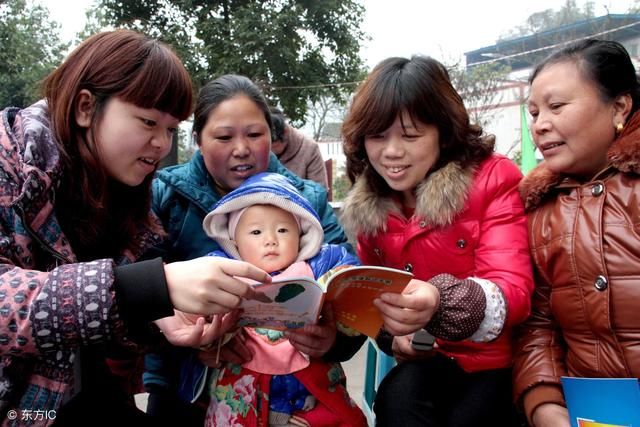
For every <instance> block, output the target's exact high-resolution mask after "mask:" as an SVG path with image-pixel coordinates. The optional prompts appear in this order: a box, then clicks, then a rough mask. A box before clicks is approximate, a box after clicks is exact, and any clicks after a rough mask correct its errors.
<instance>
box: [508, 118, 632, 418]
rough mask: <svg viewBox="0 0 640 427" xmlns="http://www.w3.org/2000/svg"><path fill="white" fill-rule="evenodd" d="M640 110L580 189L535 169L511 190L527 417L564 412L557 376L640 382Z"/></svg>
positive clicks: (518, 375)
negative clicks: (528, 283)
mask: <svg viewBox="0 0 640 427" xmlns="http://www.w3.org/2000/svg"><path fill="white" fill-rule="evenodd" d="M639 127H640V113H636V114H635V115H634V116H633V118H632V120H631V121H630V122H629V123H628V124H627V126H626V128H625V130H624V131H623V133H622V134H621V135H620V137H619V139H618V140H616V141H615V142H614V144H613V145H612V146H611V148H610V149H609V152H608V154H607V155H608V159H609V166H608V167H607V168H606V169H604V170H603V171H601V172H600V173H598V174H597V175H596V176H595V177H594V178H593V179H592V180H591V181H589V182H586V183H580V182H577V181H575V180H572V179H570V178H568V177H564V176H558V175H555V174H553V173H552V172H551V171H549V170H548V169H547V168H546V167H545V165H544V163H542V164H541V165H540V166H538V167H537V168H536V169H534V170H533V171H532V172H531V173H530V174H529V175H528V176H527V177H526V178H525V179H523V181H522V183H521V184H520V192H521V195H522V197H523V200H524V202H525V208H526V209H527V212H528V214H529V216H528V222H529V245H530V247H531V254H532V257H533V262H534V268H535V274H536V290H535V292H534V296H533V306H532V314H531V316H530V318H529V319H528V320H527V321H526V322H525V323H524V325H523V327H522V328H521V330H520V331H519V338H518V340H517V344H516V347H515V348H516V355H515V366H514V393H515V397H516V399H517V400H518V401H520V400H521V399H522V401H523V403H524V407H525V411H526V414H527V417H528V418H529V420H531V414H532V412H533V410H534V409H535V408H536V407H538V406H539V405H540V404H542V403H549V402H554V403H559V404H561V405H565V403H564V399H563V396H562V389H561V386H560V377H561V376H563V375H569V376H578V377H636V378H639V377H640V312H639V311H640V129H639Z"/></svg>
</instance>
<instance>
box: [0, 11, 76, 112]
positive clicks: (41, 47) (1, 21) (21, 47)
mask: <svg viewBox="0 0 640 427" xmlns="http://www.w3.org/2000/svg"><path fill="white" fill-rule="evenodd" d="M59 30H60V29H59V26H58V24H57V23H56V22H54V21H52V20H51V19H50V17H49V11H48V10H47V9H46V8H44V7H43V6H41V5H39V4H37V3H33V2H31V1H26V0H12V1H9V2H0V46H2V48H1V49H0V108H3V107H6V106H10V105H12V106H16V107H26V106H27V105H30V104H31V103H33V102H34V101H36V100H37V99H38V98H39V97H40V82H41V81H42V79H43V78H44V77H45V76H46V75H47V74H48V73H49V72H50V71H52V70H53V69H54V68H55V67H56V66H57V65H58V64H59V63H60V61H61V60H62V58H63V55H64V52H65V51H66V50H67V49H68V47H69V45H68V44H67V43H63V42H61V41H60V37H59Z"/></svg>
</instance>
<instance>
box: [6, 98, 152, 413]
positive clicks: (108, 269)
mask: <svg viewBox="0 0 640 427" xmlns="http://www.w3.org/2000/svg"><path fill="white" fill-rule="evenodd" d="M0 117H1V120H2V126H0V368H1V377H2V379H0V419H2V422H3V425H48V424H50V423H52V422H53V420H52V419H51V417H50V415H51V414H52V412H51V411H52V410H54V411H55V410H56V409H58V408H59V406H60V405H61V403H62V401H63V396H65V393H66V394H67V395H69V394H71V393H70V390H69V388H70V387H69V386H70V384H73V381H74V376H73V371H74V360H75V356H76V354H77V353H78V351H79V349H80V348H83V347H88V346H94V345H97V344H104V343H105V342H110V341H111V342H112V343H114V344H115V346H116V347H119V346H121V345H122V346H124V345H125V342H126V338H125V330H124V325H123V323H122V321H121V320H120V319H119V315H118V309H117V306H116V300H115V293H114V288H113V283H114V267H115V265H118V264H125V263H131V262H133V261H134V260H136V259H137V258H138V257H139V255H140V254H142V253H143V252H144V251H145V250H146V249H147V248H148V247H149V246H150V245H152V244H157V243H158V240H159V236H158V235H157V234H154V233H152V232H151V231H150V230H140V234H139V236H138V238H137V241H138V242H139V247H138V248H137V250H135V251H134V252H135V253H132V252H130V251H128V252H127V253H123V254H122V255H121V257H120V258H119V259H117V260H112V259H102V260H96V261H92V262H78V261H77V258H76V254H74V253H73V250H72V249H71V247H70V245H69V242H68V240H67V239H66V238H65V235H64V233H63V232H62V230H61V229H60V225H59V223H58V221H57V219H56V215H55V209H54V204H55V195H56V192H57V191H58V190H59V184H60V181H61V167H60V155H59V152H58V149H57V146H56V144H55V141H54V140H53V136H52V131H51V130H50V124H49V117H48V113H47V107H46V104H45V102H44V101H40V102H38V103H36V104H34V105H32V106H31V107H28V108H26V109H23V110H18V109H15V108H9V109H6V110H4V111H2V112H1V116H0ZM127 345H128V344H127ZM8 410H15V411H16V415H17V418H16V419H15V420H10V419H9V418H8V417H5V414H7V411H8ZM35 411H39V412H37V413H36V412H35ZM40 411H42V412H40ZM25 413H31V414H32V416H31V420H23V419H22V418H23V417H24V415H25ZM42 414H44V416H41V415H42Z"/></svg>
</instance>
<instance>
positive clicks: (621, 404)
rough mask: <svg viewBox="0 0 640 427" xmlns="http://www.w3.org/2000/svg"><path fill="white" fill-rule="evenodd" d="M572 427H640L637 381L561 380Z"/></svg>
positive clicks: (568, 378)
mask: <svg viewBox="0 0 640 427" xmlns="http://www.w3.org/2000/svg"><path fill="white" fill-rule="evenodd" d="M561 380H562V388H563V389H564V397H565V400H566V402H567V408H568V409H569V418H570V419H571V426H572V427H609V426H616V427H617V426H625V427H640V385H639V384H638V379H637V378H577V377H562V379H561Z"/></svg>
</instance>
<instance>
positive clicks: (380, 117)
mask: <svg viewBox="0 0 640 427" xmlns="http://www.w3.org/2000/svg"><path fill="white" fill-rule="evenodd" d="M392 72H393V74H392V75H391V76H377V77H378V78H374V79H372V80H370V81H369V82H367V83H368V84H369V85H371V86H372V87H371V88H367V89H369V90H367V89H365V90H364V91H362V93H365V94H372V95H373V96H365V97H364V98H363V99H361V100H360V102H361V105H360V106H359V107H360V108H362V114H361V115H360V117H361V121H360V124H359V126H358V128H359V133H360V134H361V135H363V136H366V135H375V134H378V133H380V132H384V131H385V130H387V129H388V128H389V127H390V126H391V125H392V124H393V122H394V121H395V120H396V118H398V116H400V122H401V125H402V127H403V128H406V127H407V126H409V125H413V126H414V127H415V126H416V123H417V122H421V123H424V124H433V123H435V117H434V114H433V112H432V111H431V104H430V103H426V102H423V101H422V99H421V95H422V90H421V86H424V84H425V83H424V82H420V81H417V80H416V79H414V76H413V75H412V74H411V73H408V72H406V70H405V69H396V70H393V71H392ZM407 118H408V119H409V120H410V122H409V123H407Z"/></svg>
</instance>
